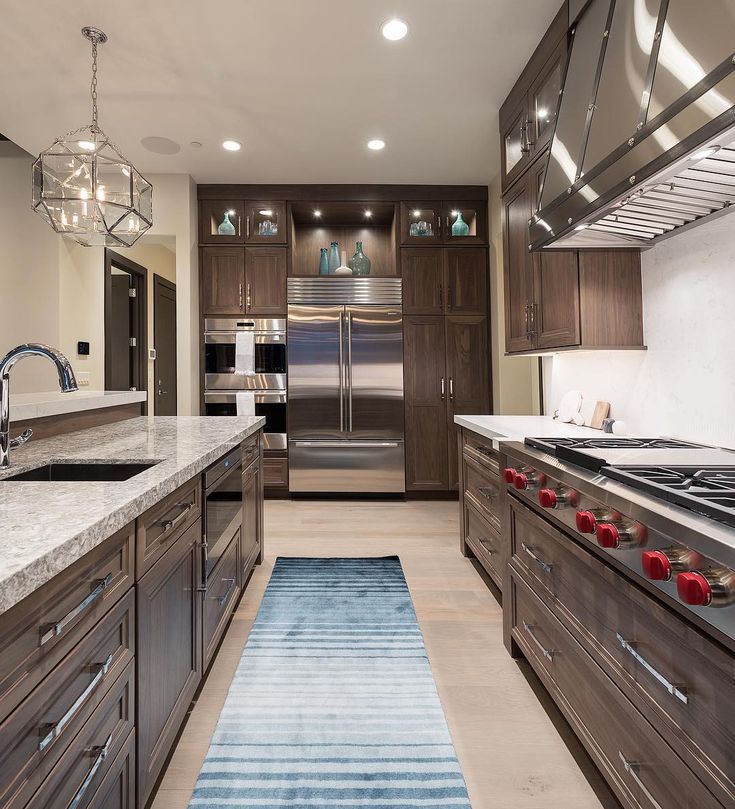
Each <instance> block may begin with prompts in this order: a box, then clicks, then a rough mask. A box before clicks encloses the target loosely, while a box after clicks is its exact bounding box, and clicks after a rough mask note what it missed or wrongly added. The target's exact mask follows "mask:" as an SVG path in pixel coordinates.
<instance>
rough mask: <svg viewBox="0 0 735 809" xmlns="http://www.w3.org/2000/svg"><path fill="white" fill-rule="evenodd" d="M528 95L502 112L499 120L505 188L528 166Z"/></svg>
mask: <svg viewBox="0 0 735 809" xmlns="http://www.w3.org/2000/svg"><path fill="white" fill-rule="evenodd" d="M527 133H528V97H527V96H525V95H524V96H523V97H522V98H520V99H519V101H518V103H517V104H516V105H515V107H513V108H512V109H510V110H509V111H508V112H507V114H504V115H503V117H502V118H501V120H500V165H501V173H502V188H503V190H505V189H506V188H508V187H509V186H510V184H511V183H512V182H513V181H514V180H515V179H516V178H517V177H520V175H521V174H522V173H523V172H524V171H525V170H526V167H527V166H528V157H529V152H530V149H529V146H528V141H527Z"/></svg>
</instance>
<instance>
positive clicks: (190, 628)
mask: <svg viewBox="0 0 735 809" xmlns="http://www.w3.org/2000/svg"><path fill="white" fill-rule="evenodd" d="M201 536H202V525H201V522H199V521H197V522H196V523H195V524H194V525H192V526H191V528H189V529H188V530H187V531H186V532H185V533H184V534H183V536H181V537H180V538H179V539H178V540H177V541H176V542H175V543H174V544H173V545H172V546H171V547H170V548H169V549H168V550H167V551H166V553H165V554H164V555H163V556H162V557H161V558H160V559H159V560H158V561H157V562H156V564H155V565H154V566H153V567H152V568H151V569H150V570H149V571H148V572H147V573H146V574H145V575H144V576H143V577H142V578H141V579H140V580H139V581H138V586H137V596H138V603H137V610H136V613H137V620H138V627H137V637H138V653H137V661H136V662H137V669H138V710H137V718H136V727H137V734H138V773H137V789H138V805H139V806H144V805H145V803H146V801H147V800H148V797H149V796H150V794H151V791H152V789H153V786H154V785H155V783H156V779H157V778H158V776H159V774H160V772H161V769H162V768H163V765H164V763H165V761H166V758H167V756H168V754H169V752H170V750H171V746H172V745H173V743H174V741H175V740H176V736H177V734H178V731H179V728H180V727H181V723H182V722H183V720H184V718H185V716H186V712H187V710H188V709H189V704H190V703H191V700H192V697H193V696H194V693H195V692H196V689H197V686H198V685H199V682H200V680H201V678H202V625H201V621H202V609H201V598H202V596H201V592H200V588H201V583H202V571H201Z"/></svg>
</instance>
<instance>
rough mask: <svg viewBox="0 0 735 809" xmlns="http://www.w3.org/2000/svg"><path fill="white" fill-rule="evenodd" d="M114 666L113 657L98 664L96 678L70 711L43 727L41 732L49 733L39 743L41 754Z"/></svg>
mask: <svg viewBox="0 0 735 809" xmlns="http://www.w3.org/2000/svg"><path fill="white" fill-rule="evenodd" d="M111 665H112V655H109V656H108V657H107V660H105V662H104V663H98V664H97V665H96V666H94V667H93V670H94V669H96V670H97V671H96V673H95V675H94V677H92V679H91V680H90V681H89V685H88V686H87V687H86V688H85V689H84V691H82V693H81V694H80V695H79V696H78V697H77V698H76V699H75V700H74V702H73V703H72V705H71V707H70V708H69V710H68V711H67V712H66V713H65V714H64V715H63V716H62V717H61V719H59V721H58V722H53V723H51V724H48V725H43V726H42V728H41V732H42V733H43V732H44V731H48V732H47V733H46V735H45V736H44V737H43V739H41V741H40V742H39V743H38V750H39V752H41V753H43V751H44V750H45V749H46V748H47V747H48V746H49V745H50V744H51V742H52V741H53V740H54V739H56V738H57V737H58V736H60V735H61V734H62V732H63V731H64V728H65V727H66V726H67V725H68V724H69V722H71V720H72V718H73V717H74V715H75V714H76V712H77V711H78V710H79V709H80V708H81V707H82V705H84V703H85V702H86V701H87V700H88V699H89V698H90V697H91V696H92V694H93V693H94V691H95V690H96V688H97V686H98V685H99V684H100V683H101V682H102V680H104V679H105V675H106V674H107V672H108V671H109V670H110V666H111Z"/></svg>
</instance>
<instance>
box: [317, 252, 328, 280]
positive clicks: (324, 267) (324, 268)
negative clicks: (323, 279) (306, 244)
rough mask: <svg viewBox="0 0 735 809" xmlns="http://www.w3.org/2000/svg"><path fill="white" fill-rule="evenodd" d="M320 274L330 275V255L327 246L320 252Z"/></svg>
mask: <svg viewBox="0 0 735 809" xmlns="http://www.w3.org/2000/svg"><path fill="white" fill-rule="evenodd" d="M319 275H329V257H328V256H327V248H326V247H322V248H321V251H320V254H319Z"/></svg>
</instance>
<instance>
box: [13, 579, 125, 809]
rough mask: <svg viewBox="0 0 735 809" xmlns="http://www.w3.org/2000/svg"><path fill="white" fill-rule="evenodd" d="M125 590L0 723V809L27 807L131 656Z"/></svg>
mask: <svg viewBox="0 0 735 809" xmlns="http://www.w3.org/2000/svg"><path fill="white" fill-rule="evenodd" d="M134 649H135V597H134V592H133V591H132V590H130V591H129V592H128V594H127V595H126V596H125V597H124V598H123V599H122V600H121V601H119V602H118V603H117V605H116V606H115V607H114V608H113V609H112V610H110V612H108V613H107V615H106V616H105V617H104V618H103V619H102V621H100V623H99V624H98V625H97V626H96V627H95V628H94V629H93V630H92V631H91V632H89V633H88V634H87V635H86V636H85V637H84V639H83V640H82V641H80V643H79V644H78V645H77V646H76V647H75V648H74V649H73V651H72V652H71V653H70V654H69V655H68V656H67V657H66V658H65V659H64V660H63V661H62V662H61V663H60V664H59V665H58V666H57V667H56V668H55V669H54V670H53V671H52V672H51V674H49V676H48V677H47V678H46V679H45V680H44V681H43V683H42V685H41V686H40V687H39V688H37V689H36V690H35V691H34V692H33V693H32V694H31V695H30V696H29V697H28V698H27V699H26V700H25V701H24V702H22V703H21V704H20V705H19V706H18V708H16V710H15V711H13V713H12V714H10V716H8V717H7V719H6V720H5V721H4V722H3V723H2V725H0V807H3V809H5V807H21V806H25V804H26V802H27V801H28V799H29V798H30V797H31V796H32V795H33V793H34V792H35V791H36V789H37V788H38V787H39V786H40V784H41V782H42V781H43V779H44V778H45V777H46V776H47V775H48V774H49V772H50V771H51V770H52V768H53V766H54V765H55V764H56V762H57V761H58V760H59V758H60V756H61V755H62V753H63V752H64V750H65V748H66V747H68V746H69V743H70V742H71V740H72V739H73V738H74V736H75V734H76V733H77V732H78V731H79V728H80V727H81V726H82V725H83V724H84V723H85V722H86V720H87V719H89V717H90V716H91V714H92V712H93V711H94V709H95V708H96V707H97V705H99V703H100V701H101V700H102V699H103V698H104V696H105V694H106V693H107V692H108V691H109V689H110V687H111V685H112V683H114V682H115V680H116V679H117V677H118V676H119V675H120V674H121V673H122V671H123V670H124V669H125V667H126V666H127V665H128V663H130V661H131V660H132V659H133V655H134Z"/></svg>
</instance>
